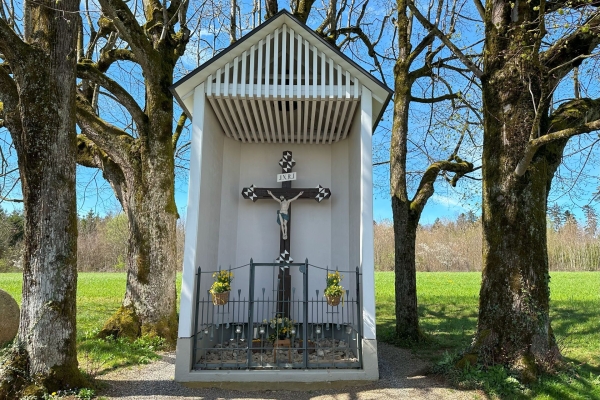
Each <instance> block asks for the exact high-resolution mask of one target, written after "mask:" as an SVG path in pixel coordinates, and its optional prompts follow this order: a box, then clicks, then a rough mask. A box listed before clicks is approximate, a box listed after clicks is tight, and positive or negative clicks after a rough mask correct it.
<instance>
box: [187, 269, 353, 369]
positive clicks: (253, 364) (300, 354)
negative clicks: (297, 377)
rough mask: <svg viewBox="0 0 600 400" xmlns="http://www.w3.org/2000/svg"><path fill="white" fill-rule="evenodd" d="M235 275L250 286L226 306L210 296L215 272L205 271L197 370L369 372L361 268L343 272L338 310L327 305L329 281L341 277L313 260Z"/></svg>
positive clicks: (199, 281) (197, 322)
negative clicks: (365, 364)
mask: <svg viewBox="0 0 600 400" xmlns="http://www.w3.org/2000/svg"><path fill="white" fill-rule="evenodd" d="M227 271H229V272H233V273H234V274H235V275H236V276H238V277H240V279H241V281H242V282H244V285H243V287H240V282H237V283H238V285H237V289H236V290H233V291H232V292H231V293H230V294H229V300H228V301H227V303H226V304H222V305H219V304H216V303H217V301H216V300H215V299H214V296H213V295H212V294H211V293H210V291H209V290H206V292H205V293H204V291H203V290H202V288H207V287H208V284H209V283H212V274H213V273H214V272H215V271H202V270H201V268H198V272H197V274H196V298H195V305H196V308H195V318H194V328H195V329H194V335H193V338H194V347H193V354H192V360H193V366H192V367H193V369H195V370H204V369H290V368H292V369H293V368H297V369H314V368H361V367H362V352H361V350H362V349H361V343H362V341H361V339H362V332H361V329H362V323H361V321H362V316H361V306H360V284H361V279H362V275H361V273H360V272H359V269H358V267H357V268H356V269H355V270H354V271H341V270H340V271H338V272H339V273H340V274H341V275H342V276H343V279H342V282H341V283H342V286H343V287H344V288H345V291H344V294H343V296H342V298H341V300H340V302H339V304H337V305H330V304H328V301H327V299H326V298H325V297H323V290H324V289H325V287H326V279H327V274H328V273H333V272H334V271H335V270H330V269H328V268H321V267H317V266H315V265H311V264H309V263H308V260H306V262H304V263H289V264H284V263H254V262H253V261H252V260H250V263H249V264H246V265H242V266H240V267H237V268H229V269H228V270H227ZM292 275H294V276H293V279H292ZM257 276H258V278H257ZM271 276H272V279H271V282H269V279H268V278H269V277H271ZM265 277H267V278H265ZM321 278H323V280H321ZM246 279H247V280H248V283H247V287H246V285H245V280H246ZM207 280H208V282H207ZM334 304H335V303H334Z"/></svg>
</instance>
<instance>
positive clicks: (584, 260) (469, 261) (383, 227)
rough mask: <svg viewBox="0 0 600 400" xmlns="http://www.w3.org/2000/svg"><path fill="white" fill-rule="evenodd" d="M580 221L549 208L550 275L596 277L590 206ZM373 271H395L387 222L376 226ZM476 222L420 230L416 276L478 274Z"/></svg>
mask: <svg viewBox="0 0 600 400" xmlns="http://www.w3.org/2000/svg"><path fill="white" fill-rule="evenodd" d="M583 212H584V219H583V220H581V221H578V220H577V219H576V218H575V215H574V214H573V213H572V212H571V211H570V210H567V209H563V208H561V207H560V206H559V205H558V204H554V205H552V206H550V207H548V215H547V218H548V259H549V260H548V261H549V263H550V270H552V271H600V229H599V227H598V215H597V212H596V210H595V209H594V208H593V207H591V206H585V207H584V208H583ZM374 230H375V232H374V234H375V269H376V270H378V271H393V270H394V236H393V232H394V230H393V226H392V221H381V222H377V223H375V226H374ZM481 253H482V231H481V220H480V218H479V217H477V216H476V215H475V214H474V213H472V212H469V213H464V214H460V215H459V216H458V218H457V219H456V220H454V221H452V220H440V219H437V220H436V221H435V222H434V223H433V224H432V225H426V226H419V229H418V230H417V242H416V265H417V271H481V265H482V254H481Z"/></svg>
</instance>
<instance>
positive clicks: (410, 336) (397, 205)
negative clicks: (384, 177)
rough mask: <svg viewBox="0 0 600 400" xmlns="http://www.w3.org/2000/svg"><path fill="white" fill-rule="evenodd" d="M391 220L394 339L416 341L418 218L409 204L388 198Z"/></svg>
mask: <svg viewBox="0 0 600 400" xmlns="http://www.w3.org/2000/svg"><path fill="white" fill-rule="evenodd" d="M392 213H393V217H394V243H395V246H394V250H395V254H394V257H395V268H394V273H395V288H396V289H395V290H396V337H397V338H398V339H400V340H409V341H418V340H420V339H421V331H420V329H419V312H418V308H417V267H416V264H415V245H416V240H417V227H418V225H419V218H418V217H416V218H415V216H414V215H413V214H412V213H411V211H410V203H406V202H402V201H401V200H400V199H399V198H398V197H395V196H394V197H392Z"/></svg>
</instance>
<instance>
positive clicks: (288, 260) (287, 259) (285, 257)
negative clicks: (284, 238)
mask: <svg viewBox="0 0 600 400" xmlns="http://www.w3.org/2000/svg"><path fill="white" fill-rule="evenodd" d="M275 261H277V262H280V263H281V262H285V263H292V262H294V259H293V258H292V257H290V253H289V252H288V251H287V250H284V251H283V252H282V253H281V254H280V255H279V257H278V258H277V259H276V260H275Z"/></svg>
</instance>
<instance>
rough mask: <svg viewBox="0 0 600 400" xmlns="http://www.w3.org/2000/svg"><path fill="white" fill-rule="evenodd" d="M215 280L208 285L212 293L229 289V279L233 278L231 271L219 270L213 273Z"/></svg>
mask: <svg viewBox="0 0 600 400" xmlns="http://www.w3.org/2000/svg"><path fill="white" fill-rule="evenodd" d="M213 279H214V280H215V281H214V282H213V284H212V286H211V287H210V292H211V293H212V294H216V293H225V292H229V291H230V290H231V281H232V280H233V272H231V271H225V270H222V271H219V272H215V273H214V274H213Z"/></svg>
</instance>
